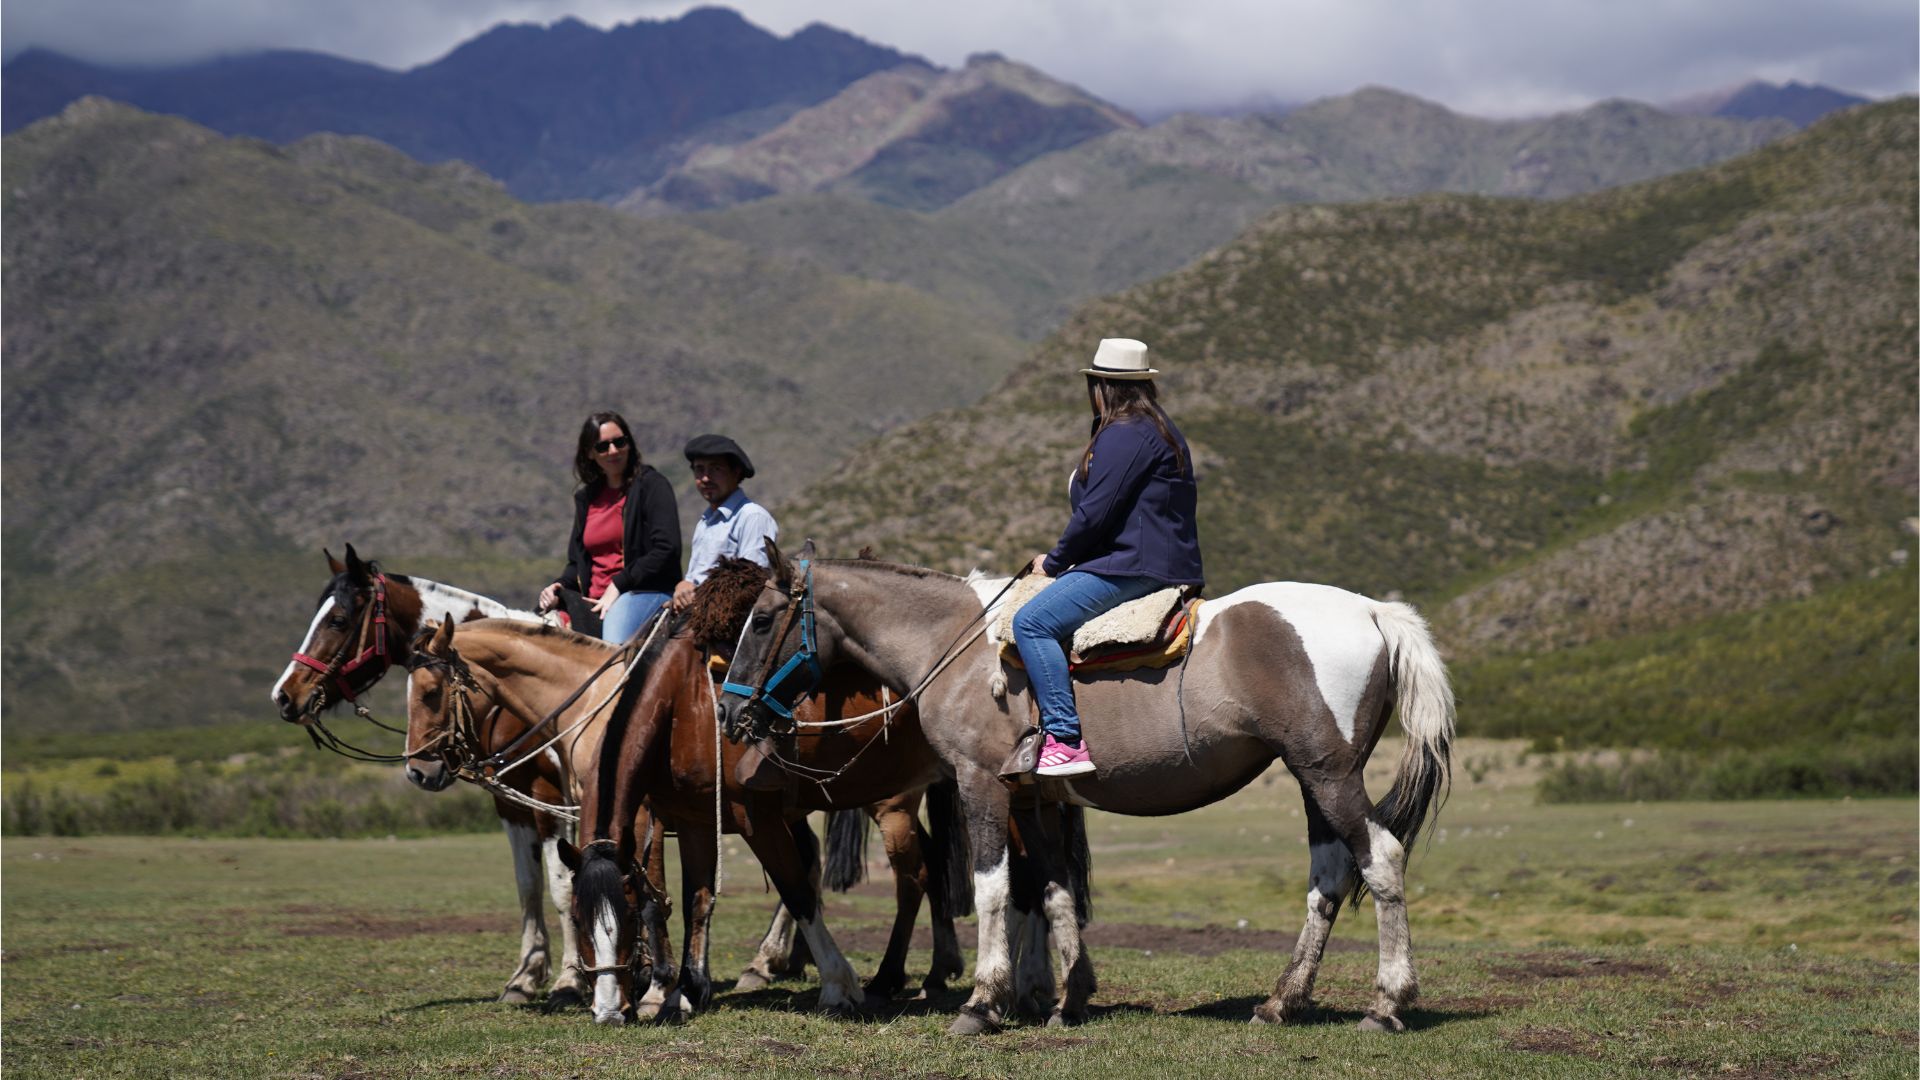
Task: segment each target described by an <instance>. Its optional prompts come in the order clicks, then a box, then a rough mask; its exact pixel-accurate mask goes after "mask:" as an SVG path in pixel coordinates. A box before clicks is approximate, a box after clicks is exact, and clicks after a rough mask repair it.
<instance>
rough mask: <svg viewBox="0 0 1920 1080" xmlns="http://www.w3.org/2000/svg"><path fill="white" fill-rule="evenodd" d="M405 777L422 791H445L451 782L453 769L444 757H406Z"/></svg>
mask: <svg viewBox="0 0 1920 1080" xmlns="http://www.w3.org/2000/svg"><path fill="white" fill-rule="evenodd" d="M407 779H408V780H411V781H413V786H414V787H417V788H420V789H421V790H423V791H445V790H447V788H448V787H450V786H452V784H453V770H452V769H449V768H447V762H446V759H445V758H437V757H436V758H408V759H407Z"/></svg>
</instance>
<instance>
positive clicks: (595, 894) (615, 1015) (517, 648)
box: [408, 561, 965, 1023]
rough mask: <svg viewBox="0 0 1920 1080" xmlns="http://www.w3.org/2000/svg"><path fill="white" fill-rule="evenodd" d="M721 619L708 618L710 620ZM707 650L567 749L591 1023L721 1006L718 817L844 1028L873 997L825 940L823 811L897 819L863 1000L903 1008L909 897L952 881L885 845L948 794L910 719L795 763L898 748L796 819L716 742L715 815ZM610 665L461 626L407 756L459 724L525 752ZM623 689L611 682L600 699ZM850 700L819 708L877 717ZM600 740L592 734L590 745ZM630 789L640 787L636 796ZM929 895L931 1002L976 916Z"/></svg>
mask: <svg viewBox="0 0 1920 1080" xmlns="http://www.w3.org/2000/svg"><path fill="white" fill-rule="evenodd" d="M739 566H740V567H742V568H743V569H739V570H736V571H734V572H733V575H732V576H733V577H742V576H744V577H745V578H746V579H747V580H748V581H749V582H750V588H748V589H747V590H746V591H745V592H744V593H742V594H738V595H739V596H740V599H742V600H744V601H745V603H743V604H738V605H736V610H735V611H734V612H732V613H731V615H730V616H728V618H729V619H730V621H732V622H735V623H737V622H738V621H740V620H743V619H744V617H745V615H746V605H748V604H750V603H751V602H752V599H753V596H754V594H756V593H757V592H758V591H759V587H760V585H761V583H763V582H764V581H765V580H766V575H767V571H766V570H765V569H764V568H762V567H760V566H758V565H756V564H753V563H749V562H744V561H742V562H741V563H740V564H739ZM727 580H728V576H727V575H726V574H723V573H720V572H716V574H715V576H714V577H713V578H710V579H709V581H708V582H707V583H706V584H703V586H702V590H703V593H704V592H705V591H706V590H708V589H709V588H710V587H723V585H724V583H725V582H726V581H727ZM704 599H705V596H702V600H704ZM719 606H720V605H715V604H703V603H701V602H699V601H697V602H696V613H698V612H700V611H710V610H713V609H715V608H716V607H719ZM695 621H698V620H695ZM456 643H457V647H456ZM706 644H711V642H700V641H696V640H695V638H694V636H693V635H692V634H690V633H682V634H680V635H678V636H674V637H668V636H666V635H664V634H663V635H660V636H659V637H657V638H656V639H655V641H654V643H653V644H652V645H650V646H649V648H648V649H647V651H646V653H645V654H644V655H643V656H642V657H640V658H639V659H638V660H637V662H636V663H635V665H634V670H633V675H632V682H631V683H630V685H629V688H628V690H627V694H626V696H627V697H628V698H629V699H630V700H623V701H621V702H620V703H618V704H617V705H615V706H614V707H613V708H612V709H611V710H608V711H606V712H603V713H602V715H601V716H600V717H599V718H597V719H595V720H593V721H589V722H586V723H585V724H583V726H582V737H578V738H570V739H568V740H566V741H564V742H562V743H561V744H560V746H559V747H558V749H560V751H561V753H562V755H563V757H565V758H567V759H568V760H569V764H570V766H571V772H572V773H573V775H574V776H575V778H576V779H577V781H578V783H579V785H580V806H581V808H582V810H581V822H580V825H581V840H582V847H583V849H584V852H585V854H584V856H581V857H580V858H579V860H578V862H577V864H576V865H577V870H578V873H577V879H576V890H575V905H574V909H573V910H574V913H575V917H576V922H578V923H580V924H582V925H581V926H579V927H577V928H576V934H577V936H580V937H581V938H582V941H583V945H584V946H585V947H584V948H583V954H584V955H585V956H586V957H587V959H588V960H589V961H590V962H593V963H594V964H595V967H594V968H593V971H594V973H595V975H596V979H595V988H594V992H593V1011H594V1015H595V1019H596V1020H597V1021H599V1022H602V1023H621V1022H624V1021H625V1020H626V1019H627V1018H628V1017H629V1016H636V1015H648V1014H649V1013H651V1012H657V1014H658V1015H659V1016H661V1017H663V1018H671V1017H683V1016H685V1015H688V1014H690V1013H692V1012H693V1011H695V1010H697V1009H700V1008H704V1007H705V1005H706V1004H707V1003H708V1001H709V1000H710V998H711V995H712V981H711V978H710V977H709V975H708V972H707V948H708V933H707V931H708V926H709V924H710V920H711V916H712V911H713V905H714V876H715V869H716V866H717V859H718V836H717V835H716V833H715V816H716V810H718V811H719V812H720V814H721V816H722V817H723V818H724V821H723V825H724V827H725V828H726V830H727V831H734V832H740V833H742V834H743V835H744V837H745V838H746V840H747V843H748V846H749V847H750V848H751V849H752V850H753V851H754V853H755V855H756V856H758V857H759V859H760V861H761V863H762V865H763V866H764V867H765V868H766V869H767V870H768V872H769V875H770V876H771V877H772V879H773V881H774V884H775V886H776V888H777V889H778V891H779V894H780V898H781V901H782V904H783V906H784V907H785V909H786V911H787V912H788V913H790V914H791V915H792V916H793V918H794V919H795V920H796V923H797V925H798V927H799V931H800V933H801V935H802V937H803V938H804V940H805V941H806V943H807V944H808V946H809V947H810V952H811V953H812V956H813V959H814V962H815V963H816V965H817V966H818V967H819V969H820V972H821V978H822V984H823V989H822V996H821V1005H822V1007H823V1008H825V1009H828V1010H843V1009H850V1008H852V1007H854V1006H855V1005H856V1004H857V1003H858V1001H859V997H858V995H859V994H860V991H859V989H858V988H857V987H856V986H855V984H854V980H853V973H852V969H851V967H850V966H849V965H848V964H847V963H846V960H845V958H844V957H843V956H841V954H840V952H839V950H838V948H837V947H835V946H834V945H833V942H832V939H831V937H830V936H828V935H826V934H825V932H824V928H822V927H820V926H819V925H818V922H819V920H818V890H819V882H818V873H819V860H818V857H817V854H816V851H817V849H816V848H815V846H814V840H813V836H812V832H811V830H810V829H808V828H807V827H806V825H805V823H804V820H803V819H804V816H805V814H806V813H807V812H808V811H811V810H815V809H826V810H845V809H850V808H859V807H865V806H869V805H871V804H875V803H883V804H887V806H888V807H889V811H890V812H888V813H886V814H884V815H883V814H878V813H877V814H876V817H878V818H881V820H882V825H883V831H885V832H887V833H889V840H888V845H887V846H888V855H889V859H890V861H892V862H893V863H894V868H895V874H896V882H898V883H900V884H899V886H898V899H899V900H900V902H901V903H900V910H899V911H898V912H897V915H896V919H895V927H894V934H893V935H892V938H891V940H890V942H889V945H888V950H887V958H886V960H885V961H884V962H883V965H882V968H881V970H880V971H879V972H878V973H876V975H875V978H874V980H873V981H872V982H870V983H869V984H868V988H867V990H868V992H871V993H873V994H874V995H876V996H889V995H890V994H891V993H892V992H893V991H894V990H896V989H898V988H899V987H900V986H901V985H904V980H905V973H904V965H905V958H906V952H907V948H908V945H909V942H910V939H911V931H912V927H913V922H914V914H915V912H916V911H917V908H918V903H919V894H918V891H913V892H911V893H910V890H909V889H908V886H907V884H906V883H907V882H909V881H912V882H913V883H914V884H916V885H918V886H919V889H920V890H927V888H928V886H930V885H931V886H938V885H939V884H940V881H939V880H938V878H939V875H935V874H928V873H927V871H928V870H929V869H938V867H939V866H940V865H941V864H940V863H938V862H936V863H935V864H934V865H933V866H932V867H930V868H929V867H921V866H916V865H911V864H908V863H906V862H905V857H906V856H912V855H917V852H916V851H915V849H916V848H917V846H918V845H905V844H897V843H895V841H894V839H893V830H892V829H891V828H890V827H889V823H890V822H895V823H898V822H904V823H905V824H906V826H907V827H908V829H909V830H912V829H914V828H916V826H915V819H914V813H915V811H916V810H917V808H918V802H919V797H920V793H921V792H922V791H923V790H924V789H925V788H926V786H927V783H928V781H929V780H932V779H937V778H938V776H937V772H936V771H935V770H933V769H932V768H931V767H930V766H931V758H930V756H928V755H927V754H926V753H925V743H924V741H923V740H920V739H918V737H917V734H916V731H917V728H916V726H915V724H914V722H913V718H912V716H911V711H910V710H908V711H907V712H906V714H905V715H903V716H895V717H893V718H891V720H890V722H882V721H878V720H876V721H872V722H870V723H868V724H866V725H863V726H861V727H859V728H855V729H852V730H850V731H849V732H846V733H844V734H842V735H839V736H837V737H834V738H829V739H826V740H821V742H822V744H823V746H824V750H825V752H824V754H822V753H817V752H815V751H814V749H809V750H807V751H803V752H802V754H800V755H799V760H800V762H801V767H804V768H819V769H830V768H834V767H836V765H837V764H841V763H847V762H854V761H857V760H858V759H860V758H861V757H862V756H863V755H862V751H864V750H866V749H869V748H871V747H872V746H873V744H874V740H876V739H884V740H885V742H886V744H887V752H886V753H885V754H880V753H875V754H873V755H871V756H868V757H867V758H866V761H865V762H864V763H861V764H859V765H858V766H857V767H854V768H850V769H848V770H847V773H846V775H845V776H843V777H840V778H838V779H836V780H835V781H832V782H831V783H827V784H821V785H818V787H817V792H818V794H815V793H813V792H803V793H801V794H800V796H799V797H798V798H795V799H793V800H791V803H790V802H789V800H788V799H787V798H785V797H783V796H782V794H781V793H778V792H774V793H770V794H769V793H749V792H747V791H746V790H745V789H744V788H742V787H741V786H740V785H739V784H738V782H737V781H736V780H735V779H734V778H733V768H734V766H735V764H736V762H737V760H738V757H739V753H740V751H739V749H738V748H737V747H734V746H733V745H732V744H731V743H728V742H726V741H725V740H719V741H720V743H721V744H722V746H723V747H724V751H723V759H722V761H721V762H720V766H719V771H720V774H721V777H722V788H721V790H722V794H723V799H722V801H721V804H720V805H719V806H716V801H715V789H714V779H715V759H714V747H715V742H716V732H715V729H714V726H713V723H714V721H713V715H714V714H713V700H714V697H713V695H714V690H713V688H712V683H711V680H710V678H709V675H708V669H707V653H706V651H705V649H704V647H703V646H704V645H706ZM611 648H612V647H611V646H608V645H605V644H604V643H601V642H599V641H596V640H593V639H588V638H582V637H580V636H579V635H576V634H572V633H569V632H565V631H556V630H552V629H547V628H537V627H526V626H523V625H520V624H514V623H508V622H500V621H482V622H478V623H472V624H467V625H464V626H461V627H460V628H459V630H458V632H457V634H456V631H455V626H454V624H453V623H451V622H449V623H445V624H442V625H441V626H440V627H439V628H438V629H437V630H435V631H434V632H433V634H432V635H431V639H430V640H428V641H424V642H422V643H421V644H420V646H419V648H418V651H417V652H416V657H415V660H414V662H413V674H412V676H411V677H410V679H409V680H408V740H409V744H410V745H412V746H422V745H425V744H426V743H427V742H429V741H434V742H436V744H438V743H442V742H444V741H445V739H446V733H447V732H450V731H454V730H457V729H458V727H459V726H460V724H461V723H462V722H463V721H462V719H461V716H462V715H463V714H464V715H465V716H468V717H471V716H476V715H481V714H483V713H484V714H487V715H489V716H490V717H491V719H490V720H489V721H488V724H489V725H490V726H493V727H495V728H496V729H497V730H498V731H499V734H498V735H497V736H493V738H495V739H496V740H504V739H509V738H513V737H516V733H517V732H519V731H523V730H525V729H526V728H528V727H529V726H531V725H532V724H534V723H537V722H538V721H539V720H540V719H541V718H542V717H544V716H545V715H547V713H548V712H550V711H552V710H553V709H554V708H556V707H557V706H558V705H559V704H560V702H561V701H562V700H563V698H564V697H565V695H566V694H567V692H568V691H569V690H570V689H571V688H573V687H575V686H577V685H578V684H580V683H581V682H582V680H584V679H585V678H586V677H587V676H588V675H590V674H591V673H592V672H593V671H594V670H595V669H596V668H597V667H599V666H600V665H602V664H603V663H604V662H605V659H606V657H607V655H608V653H609V651H610V650H611ZM610 677H611V676H609V675H603V676H602V677H601V678H602V680H603V681H604V680H606V679H608V678H610ZM608 689H610V688H609V687H603V686H595V687H593V688H592V689H590V690H589V691H588V693H586V694H584V695H582V696H581V697H580V699H579V700H578V701H577V702H576V703H575V704H574V705H572V706H570V707H569V708H567V709H566V710H563V711H562V712H561V713H560V715H559V717H558V718H557V719H556V721H555V723H554V727H555V728H556V729H558V730H570V729H571V728H572V727H573V725H575V724H582V716H583V714H584V713H586V712H587V711H588V710H589V709H590V708H591V705H590V704H589V703H598V702H599V701H601V700H602V699H603V698H604V697H605V696H606V691H607V690H608ZM872 692H873V693H874V694H876V695H877V692H878V688H877V687H873V688H872ZM841 694H842V692H839V691H832V690H830V691H828V692H827V693H826V694H823V695H822V697H823V700H826V701H828V702H830V704H829V705H828V706H827V707H828V708H831V709H834V710H842V709H844V710H846V711H849V712H860V711H867V710H870V709H876V708H879V707H880V706H881V701H880V700H879V698H878V697H877V696H871V697H869V696H862V695H861V694H860V693H859V691H858V690H857V689H854V690H851V691H846V692H844V697H843V696H841ZM806 707H808V708H811V706H806ZM676 710H677V711H676ZM608 716H613V717H616V718H617V719H616V720H614V721H613V723H614V724H615V725H616V726H615V727H612V728H609V727H607V724H608V720H607V719H606V717H608ZM466 722H467V723H471V721H466ZM590 729H592V730H595V731H596V734H593V735H588V734H586V732H587V731H588V730H590ZM883 729H884V730H883ZM915 747H918V748H919V751H920V752H919V754H918V755H915V754H914V753H913V749H914V748H915ZM615 749H618V750H619V751H620V753H619V754H618V755H615V754H613V753H612V751H613V750H615ZM634 754H637V755H638V757H637V758H635V757H634V756H633V755H634ZM616 773H617V774H618V775H617V776H616V775H615V774H616ZM621 780H636V781H637V782H635V783H629V784H626V785H625V786H624V787H622V786H621V784H620V781H621ZM643 789H644V790H643ZM829 789H831V790H830V791H829ZM609 794H612V796H613V797H611V798H609V797H608V796H609ZM642 805H651V807H652V809H653V812H654V814H655V815H657V818H656V820H657V821H658V823H659V824H660V825H662V826H667V827H672V828H674V829H675V831H676V832H677V833H678V834H679V837H680V858H681V867H682V876H683V893H682V899H683V903H684V907H683V912H682V915H683V919H684V920H685V938H684V941H683V946H682V949H683V952H682V963H681V965H680V967H679V968H678V970H675V969H674V968H673V967H672V966H671V965H670V964H668V963H666V962H665V960H664V958H665V948H664V945H663V943H662V942H663V934H662V932H661V930H662V926H661V923H662V922H663V916H664V911H665V909H666V906H667V905H666V904H665V902H664V899H665V898H664V896H661V895H656V894H657V893H658V891H659V890H658V884H657V882H655V881H653V880H652V876H651V875H648V874H645V873H643V872H639V870H638V865H637V864H636V862H635V853H636V850H637V851H638V852H639V857H640V861H641V862H642V863H645V862H650V861H651V857H652V856H653V855H654V854H655V853H656V852H657V850H658V841H659V834H658V832H656V831H655V830H654V829H653V828H652V826H651V825H650V824H649V823H648V822H647V820H646V819H645V818H640V819H638V820H636V815H635V810H636V808H638V807H640V806H642ZM936 821H938V817H937V816H936ZM796 826H797V827H796ZM936 832H938V830H936ZM937 839H938V837H936V841H937ZM561 851H562V853H563V857H566V858H569V860H570V861H572V860H573V859H574V853H573V850H572V849H571V848H569V847H568V846H566V845H562V848H561ZM915 861H916V862H917V859H916V860H915ZM964 878H965V875H964V872H963V871H962V872H960V873H956V874H953V875H951V878H950V880H959V881H964ZM931 894H932V896H933V898H934V907H935V926H934V929H935V957H934V962H933V965H932V969H931V970H930V972H929V974H928V977H927V982H926V985H925V989H926V990H929V991H932V990H938V989H940V988H942V987H944V984H945V980H946V979H947V978H949V977H954V976H958V975H959V974H960V973H961V972H962V971H963V970H964V969H963V961H962V958H961V955H960V950H959V942H958V938H957V936H956V935H955V934H954V932H953V928H952V913H953V912H954V910H956V909H957V908H959V907H960V906H961V905H962V900H961V899H960V898H959V897H949V896H948V895H946V891H945V890H943V889H941V888H939V887H934V888H932V889H931ZM909 901H910V902H911V906H909ZM636 907H638V908H639V909H640V910H639V914H640V916H641V926H640V929H641V930H643V931H644V932H645V933H646V934H647V938H648V940H647V942H646V944H647V946H648V949H647V951H648V952H649V953H651V955H652V957H653V963H652V976H653V977H652V981H651V985H650V986H649V988H648V991H647V994H646V996H645V998H643V999H640V1000H638V1001H636V1000H635V997H634V993H633V991H634V986H633V981H632V974H633V970H632V969H633V967H634V964H633V963H632V961H631V959H630V958H631V956H632V955H633V951H634V946H635V943H636V940H637V938H636V934H635V932H634V926H633V921H632V920H631V919H630V918H629V915H631V914H633V913H634V909H635V908H636ZM583 930H584V931H586V932H585V933H582V931H583ZM602 939H604V940H602Z"/></svg>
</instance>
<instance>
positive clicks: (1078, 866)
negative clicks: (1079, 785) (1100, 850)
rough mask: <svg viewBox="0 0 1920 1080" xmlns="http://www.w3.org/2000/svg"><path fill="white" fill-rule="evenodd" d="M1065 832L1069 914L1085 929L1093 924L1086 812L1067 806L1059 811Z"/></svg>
mask: <svg viewBox="0 0 1920 1080" xmlns="http://www.w3.org/2000/svg"><path fill="white" fill-rule="evenodd" d="M1060 827H1061V831H1063V832H1064V833H1066V841H1067V842H1066V849H1067V883H1068V885H1070V886H1071V887H1072V889H1073V913H1074V915H1075V916H1076V917H1077V918H1078V919H1079V921H1080V928H1081V929H1082V930H1084V929H1086V926H1087V924H1088V923H1090V922H1092V921H1093V849H1092V848H1090V847H1088V846H1087V811H1086V809H1085V808H1084V807H1080V806H1076V805H1073V804H1071V803H1069V804H1067V805H1065V806H1062V807H1061V808H1060Z"/></svg>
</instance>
